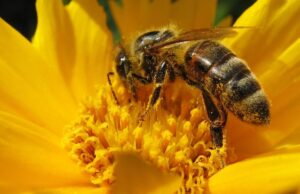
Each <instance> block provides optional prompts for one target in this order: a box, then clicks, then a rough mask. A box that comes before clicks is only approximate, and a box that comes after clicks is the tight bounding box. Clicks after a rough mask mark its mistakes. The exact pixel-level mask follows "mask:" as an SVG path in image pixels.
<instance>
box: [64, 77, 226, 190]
mask: <svg viewBox="0 0 300 194" xmlns="http://www.w3.org/2000/svg"><path fill="white" fill-rule="evenodd" d="M116 80H117V79H116ZM180 84H181V83H176V84H174V85H172V84H170V85H169V86H167V88H165V90H164V92H163V96H162V99H161V100H160V102H159V103H158V104H156V105H155V107H153V108H152V110H151V111H149V113H148V114H147V115H146V116H145V118H144V119H145V121H143V122H142V123H140V122H139V118H140V117H139V116H140V115H141V114H142V113H143V112H144V111H145V107H146V105H147V98H145V96H147V95H148V93H149V91H150V93H151V90H149V88H147V89H145V90H147V91H145V92H144V94H143V92H142V89H141V88H140V89H138V91H139V94H138V96H139V97H141V98H140V100H138V101H134V100H133V99H131V95H130V93H129V92H128V90H127V89H126V88H125V87H124V85H122V84H121V83H113V88H114V90H115V93H116V96H117V100H118V102H119V105H118V104H117V103H116V100H115V99H114V97H113V96H112V93H111V90H110V87H109V86H108V85H106V86H103V87H102V88H100V89H99V93H98V95H97V96H96V97H95V98H90V99H88V100H87V101H86V103H84V104H83V107H82V109H81V114H80V115H79V117H78V119H77V120H76V121H74V123H72V124H71V125H69V126H68V127H67V129H66V134H65V137H64V145H65V147H66V149H67V150H68V151H69V153H70V155H71V157H72V158H73V159H74V160H76V161H77V163H78V164H79V165H80V166H81V167H82V168H83V170H84V171H85V172H86V173H88V174H90V176H91V182H92V183H94V184H96V185H101V186H103V185H111V184H113V183H114V181H115V179H116V178H115V177H114V166H115V153H116V152H128V151H129V152H135V153H136V154H138V155H140V156H141V157H142V158H143V159H144V160H146V161H148V162H149V163H151V164H152V165H154V166H156V167H158V168H159V169H161V170H162V171H169V172H172V173H177V174H178V176H180V177H181V178H182V185H181V187H180V189H179V190H178V191H177V193H193V192H194V193H201V192H202V191H203V189H204V187H205V185H206V180H207V178H208V177H210V176H211V175H213V174H214V173H215V172H217V171H218V170H219V169H220V168H221V167H222V162H224V161H225V158H226V149H225V148H222V149H219V150H215V149H214V148H213V145H212V142H211V139H210V132H209V122H208V121H207V120H205V118H206V117H205V115H204V111H203V110H204V109H203V108H202V107H201V104H202V103H201V102H199V101H200V100H201V99H199V96H200V92H199V91H196V92H195V90H193V89H191V88H189V87H188V86H186V85H184V87H183V86H182V85H180ZM183 84H185V83H183ZM178 88H180V90H181V92H178V91H177V90H178ZM197 92H198V93H197ZM146 94H147V95H146ZM148 96H149V95H148ZM130 99H131V100H130ZM139 124H140V125H139ZM220 157H221V158H220Z"/></svg>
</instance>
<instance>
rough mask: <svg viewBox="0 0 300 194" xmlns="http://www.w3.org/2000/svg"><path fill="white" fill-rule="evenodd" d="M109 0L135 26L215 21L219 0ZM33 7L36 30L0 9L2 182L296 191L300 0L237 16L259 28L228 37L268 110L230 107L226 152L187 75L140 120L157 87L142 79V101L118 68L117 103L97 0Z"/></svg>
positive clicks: (121, 19)
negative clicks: (264, 116) (239, 115)
mask: <svg viewBox="0 0 300 194" xmlns="http://www.w3.org/2000/svg"><path fill="white" fill-rule="evenodd" d="M110 3H111V9H112V11H113V13H114V16H115V17H116V20H117V22H118V24H119V25H120V29H121V32H122V34H123V35H124V37H129V38H131V36H132V35H133V34H134V33H136V31H143V30H147V29H149V28H153V27H157V26H159V27H160V26H165V25H168V24H169V23H170V22H172V23H175V24H176V25H178V26H179V27H180V28H182V29H183V30H188V29H192V28H201V27H209V26H210V24H211V23H212V19H213V16H214V8H215V3H216V2H215V1H210V3H208V2H207V1H204V0H201V1H197V2H196V1H193V0H189V1H181V0H177V1H174V2H173V3H170V1H169V0H165V1H156V0H154V1H148V0H144V1H138V2H136V3H132V2H129V1H123V7H120V6H118V5H116V4H115V2H114V1H110ZM37 12H38V27H37V31H36V33H35V36H34V38H33V41H32V42H28V41H26V40H25V39H24V38H23V37H22V36H21V35H20V34H18V33H17V32H16V31H15V30H13V29H12V28H11V27H10V26H9V25H7V24H6V23H5V22H4V21H3V20H0V35H1V36H0V37H1V38H0V45H1V47H0V66H1V68H0V81H1V82H0V94H1V95H0V98H1V101H0V126H1V128H0V133H1V135H0V151H1V152H0V164H1V165H0V168H1V169H0V170H1V173H0V191H1V193H62V194H63V193H109V192H110V188H111V187H113V189H114V190H113V191H112V192H113V193H147V192H148V193H174V192H175V191H179V193H185V192H186V193H190V192H195V193H200V192H211V193H287V192H291V193H295V192H297V191H298V189H299V188H300V181H299V180H300V168H299V165H300V147H299V142H300V141H299V140H300V130H299V127H300V123H299V122H298V121H297V118H298V115H299V113H300V103H299V102H298V100H299V97H300V90H298V88H299V81H300V79H299V76H298V75H299V71H300V68H299V67H300V66H299V65H300V59H299V58H298V57H297V53H298V50H299V49H300V41H299V35H300V23H299V22H297V21H296V18H298V17H299V13H300V3H299V2H297V1H296V0H287V1H283V0H282V1H276V2H275V1H271V0H260V1H257V2H256V3H255V4H254V5H253V6H252V7H251V8H249V9H248V10H247V11H246V12H245V13H244V14H243V15H242V16H241V17H240V18H239V19H238V21H237V22H236V24H235V25H236V26H254V27H255V28H253V30H252V29H250V30H244V31H243V32H241V33H239V34H238V35H237V36H235V37H232V38H228V39H226V40H224V41H223V43H224V45H226V46H227V47H229V48H231V49H232V50H233V51H234V52H235V53H236V54H237V55H238V56H239V57H241V58H243V59H245V60H246V61H247V62H248V63H249V66H250V67H251V69H252V70H253V71H254V72H255V74H256V75H257V77H258V79H259V80H260V82H261V84H262V85H263V87H264V89H265V91H266V93H267V94H268V97H269V99H270V101H271V104H272V107H271V116H272V118H271V124H270V126H268V127H258V126H253V125H248V124H245V123H242V122H241V121H239V120H238V119H236V118H235V117H234V116H232V115H230V116H229V123H228V125H227V126H226V146H225V147H224V149H222V150H219V151H220V152H217V151H216V150H215V149H213V148H211V140H210V137H209V124H208V122H207V120H206V119H205V112H204V110H203V107H202V106H201V105H199V104H200V103H199V102H198V101H201V98H200V96H201V95H200V93H199V91H198V90H196V89H194V88H190V87H188V86H187V85H186V84H185V83H184V82H180V80H179V81H177V82H176V83H175V84H168V86H167V87H166V88H165V90H164V93H163V96H164V99H163V100H160V101H159V102H158V104H157V105H156V106H155V107H154V108H153V110H152V111H151V112H149V114H148V115H147V118H146V120H145V122H144V123H143V125H142V126H141V127H137V124H136V122H137V120H138V115H139V113H141V112H142V111H143V110H144V104H143V103H146V102H147V100H148V97H149V95H150V94H151V88H149V87H144V86H142V87H141V88H139V91H140V92H139V94H138V97H139V102H137V103H136V102H128V101H129V99H130V94H129V93H128V89H126V87H125V86H124V84H123V83H122V82H121V81H120V80H119V78H118V76H114V77H112V80H113V88H114V90H115V91H116V94H117V97H118V100H119V101H120V106H118V105H117V104H116V103H115V101H114V98H113V97H112V94H111V91H110V88H109V85H108V83H107V79H106V73H107V72H108V71H110V70H111V68H112V67H113V60H112V56H113V55H114V53H113V52H112V50H113V46H112V39H111V37H110V35H109V31H108V29H107V28H106V27H105V14H104V13H103V10H102V9H101V8H100V7H99V6H98V4H97V1H95V0H93V1H92V0H90V1H87V0H77V1H76V0H73V1H72V2H71V3H70V4H69V5H68V6H66V7H64V6H63V5H62V4H61V1H55V0H53V1H45V0H38V1H37ZM225 157H227V166H225V167H224V168H223V169H221V167H222V162H223V161H222V160H223V159H224V158H225ZM72 159H73V160H72ZM74 161H75V162H74ZM145 161H146V162H145ZM149 163H150V164H151V165H150V164H149ZM162 171H163V172H162Z"/></svg>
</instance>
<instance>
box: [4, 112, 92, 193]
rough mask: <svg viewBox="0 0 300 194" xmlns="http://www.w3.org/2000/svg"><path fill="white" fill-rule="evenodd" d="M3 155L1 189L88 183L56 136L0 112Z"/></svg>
mask: <svg viewBox="0 0 300 194" xmlns="http://www.w3.org/2000/svg"><path fill="white" fill-rule="evenodd" d="M0 153H1V154H0V172H1V173H0V188H7V189H8V188H11V189H14V190H25V189H28V188H36V189H37V188H44V187H53V186H68V185H75V184H77V185H78V184H79V185H80V184H81V185H82V184H87V182H88V181H89V180H88V178H87V177H85V176H84V175H83V174H82V173H81V171H80V170H79V168H78V166H77V165H76V164H75V163H74V162H73V161H71V159H70V158H69V157H68V155H67V153H66V152H65V151H64V150H63V148H62V147H61V146H60V138H59V137H57V136H56V135H55V134H54V133H53V132H51V131H49V130H47V129H45V128H41V127H39V126H37V125H35V124H33V123H31V122H29V121H26V120H24V119H21V118H19V117H17V116H14V115H11V114H7V113H4V112H0ZM16 185H18V187H16ZM0 192H1V191H0ZM1 193H3V192H1Z"/></svg>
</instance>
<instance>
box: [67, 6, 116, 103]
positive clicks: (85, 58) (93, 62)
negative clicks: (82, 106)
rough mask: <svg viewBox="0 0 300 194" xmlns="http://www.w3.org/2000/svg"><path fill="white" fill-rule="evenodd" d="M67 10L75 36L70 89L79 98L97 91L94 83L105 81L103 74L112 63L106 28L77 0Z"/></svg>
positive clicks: (110, 44)
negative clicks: (74, 56) (74, 53)
mask: <svg viewBox="0 0 300 194" xmlns="http://www.w3.org/2000/svg"><path fill="white" fill-rule="evenodd" d="M67 11H68V13H69V15H70V18H71V21H72V24H73V28H74V36H75V39H76V44H75V49H76V58H75V64H74V69H73V77H72V80H71V84H72V90H73V92H74V94H75V96H76V98H77V99H78V100H82V98H84V97H86V95H91V94H93V93H94V92H95V91H96V89H97V87H96V86H97V84H103V83H105V82H106V81H107V80H106V73H107V72H108V70H109V69H110V66H111V58H110V57H111V51H112V48H111V46H112V42H111V39H110V38H109V36H108V34H107V33H106V30H105V29H103V28H102V27H101V26H100V25H99V24H98V23H97V22H96V21H95V20H93V19H92V18H91V17H90V14H89V13H87V12H86V10H85V9H83V8H82V7H81V6H80V4H79V3H78V2H77V1H72V2H71V3H70V4H69V5H68V7H67ZM99 19H101V18H99ZM102 19H103V20H104V18H102Z"/></svg>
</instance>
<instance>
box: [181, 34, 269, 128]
mask: <svg viewBox="0 0 300 194" xmlns="http://www.w3.org/2000/svg"><path fill="white" fill-rule="evenodd" d="M185 60H186V69H187V71H188V72H189V76H191V79H193V80H199V81H202V80H204V85H205V87H206V88H207V89H208V90H209V91H210V92H211V93H212V94H214V96H215V97H216V98H218V99H220V101H221V102H222V104H223V105H224V106H225V107H226V108H227V109H229V110H230V111H231V112H233V113H234V114H235V115H236V116H238V117H239V118H240V119H241V120H244V121H247V122H251V123H255V124H265V123H268V122H269V119H270V118H269V117H270V115H269V114H270V113H269V103H268V101H267V98H266V96H265V94H264V92H263V90H262V89H261V86H260V84H259V83H258V81H257V80H256V78H255V76H254V75H253V74H252V73H251V71H250V69H249V68H248V66H247V65H246V63H245V62H244V61H243V60H241V59H239V58H238V57H236V56H235V55H234V54H233V53H232V52H231V51H230V50H229V49H227V48H226V47H224V46H223V45H221V44H219V43H217V42H214V41H211V40H207V41H203V42H199V43H197V44H195V45H194V46H192V47H191V48H190V49H189V50H188V51H187V53H186V56H185Z"/></svg>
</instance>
